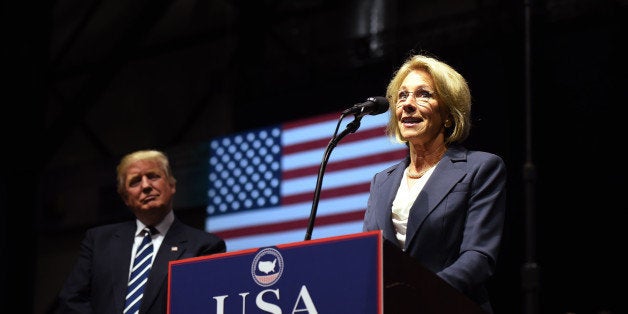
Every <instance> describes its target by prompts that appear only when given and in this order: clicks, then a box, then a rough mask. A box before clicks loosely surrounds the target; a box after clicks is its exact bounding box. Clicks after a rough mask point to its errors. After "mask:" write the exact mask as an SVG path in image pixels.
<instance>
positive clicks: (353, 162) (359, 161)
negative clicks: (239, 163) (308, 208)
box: [281, 149, 406, 180]
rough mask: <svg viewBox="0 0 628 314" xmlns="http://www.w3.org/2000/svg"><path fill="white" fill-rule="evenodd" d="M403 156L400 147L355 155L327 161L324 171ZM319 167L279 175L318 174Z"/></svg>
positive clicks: (299, 169)
mask: <svg viewBox="0 0 628 314" xmlns="http://www.w3.org/2000/svg"><path fill="white" fill-rule="evenodd" d="M405 156H406V150H405V149H400V150H394V151H391V152H385V153H381V154H377V155H371V156H366V157H357V158H352V159H347V160H343V161H339V162H332V163H329V164H327V166H326V167H325V172H332V171H339V170H344V169H349V168H357V167H359V166H363V165H368V164H374V163H380V162H387V161H393V160H398V159H401V158H404V157H405ZM319 168H320V165H316V166H310V167H303V168H296V169H292V170H286V171H284V172H282V173H281V176H282V179H284V180H286V179H293V178H298V177H304V176H311V175H315V174H318V170H319ZM382 170H383V169H382Z"/></svg>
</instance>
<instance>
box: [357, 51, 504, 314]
mask: <svg viewBox="0 0 628 314" xmlns="http://www.w3.org/2000/svg"><path fill="white" fill-rule="evenodd" d="M386 98H387V99H388V101H389V109H388V110H389V112H390V119H389V122H388V125H387V130H386V132H387V134H388V135H389V136H390V137H392V138H393V139H395V140H397V141H399V142H401V143H405V144H406V145H407V147H408V154H407V156H406V158H404V159H403V160H401V161H400V162H399V163H397V164H396V165H393V166H391V167H389V168H388V169H384V170H382V171H381V172H378V173H376V174H375V175H374V177H373V178H372V181H371V187H370V195H369V199H368V204H367V209H366V213H365V217H364V226H363V230H364V231H371V230H382V234H383V237H384V239H386V240H388V241H390V242H392V243H394V244H396V245H398V246H399V248H400V249H402V250H403V251H405V252H406V253H408V254H409V255H410V256H412V257H413V258H415V259H416V260H417V261H418V262H419V263H420V264H422V265H423V266H425V267H426V268H427V269H429V270H430V271H432V272H434V273H435V274H437V275H438V276H439V277H440V278H442V279H443V280H444V281H446V282H447V283H449V284H450V285H451V286H453V287H454V288H456V289H457V290H459V291H461V292H462V293H464V294H465V295H467V296H468V297H469V298H470V299H471V300H473V301H475V302H476V303H478V304H479V305H480V306H481V307H482V308H483V309H484V310H485V311H487V312H488V313H492V312H493V311H492V308H491V304H490V301H489V296H488V292H487V289H486V286H485V285H486V283H487V281H488V280H489V279H490V278H491V276H492V275H493V274H494V272H495V267H496V259H497V254H498V251H499V248H500V243H501V241H502V230H503V225H504V217H505V210H506V191H505V190H506V166H505V164H504V161H503V160H502V158H500V157H499V156H497V155H495V154H492V153H488V152H483V151H476V150H468V149H466V148H465V147H464V146H462V142H463V141H464V140H465V139H466V138H467V137H468V135H469V132H470V128H471V118H470V116H471V93H470V90H469V86H468V84H467V81H466V80H465V78H464V77H463V76H462V75H461V74H460V73H458V72H457V71H456V70H455V69H454V68H452V67H451V66H449V65H448V64H446V63H444V62H442V61H440V60H439V59H437V58H435V57H433V56H428V55H414V56H411V57H409V58H408V59H407V60H406V61H405V63H403V65H402V66H401V67H400V68H399V69H398V70H397V71H396V72H395V73H394V75H393V77H392V80H391V81H390V82H389V84H388V87H387V90H386Z"/></svg>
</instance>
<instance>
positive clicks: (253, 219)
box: [205, 114, 406, 251]
mask: <svg viewBox="0 0 628 314" xmlns="http://www.w3.org/2000/svg"><path fill="white" fill-rule="evenodd" d="M340 117H341V116H340V114H327V115H322V116H317V117H313V118H310V119H303V120H298V121H292V122H287V123H283V124H280V125H274V126H269V127H265V128H260V129H255V130H250V131H246V132H242V133H237V134H231V135H228V136H223V137H218V138H214V139H212V140H211V141H210V158H209V190H208V206H207V219H206V222H205V228H206V230H207V231H210V232H213V233H216V234H218V235H219V236H221V237H222V238H223V239H225V241H226V243H227V249H228V250H229V251H237V250H242V249H248V248H259V247H265V246H272V245H278V244H285V243H292V242H299V241H303V240H304V239H305V234H306V231H307V226H308V221H309V217H310V212H311V210H312V207H313V206H312V205H313V201H314V190H315V189H316V182H317V176H318V172H319V170H320V166H321V163H322V162H323V158H324V154H325V149H326V148H327V146H328V145H329V143H330V140H331V138H332V136H333V135H334V134H333V133H334V131H335V130H336V127H337V125H338V121H339V118H340ZM353 119H355V117H354V116H351V115H349V116H347V117H345V118H344V119H343V121H342V124H341V125H340V127H339V132H338V133H341V132H342V131H343V130H345V128H346V126H347V124H348V123H350V122H352V121H353ZM387 121H388V114H380V115H374V116H372V115H367V116H364V117H362V118H361V120H359V122H360V127H359V128H358V130H357V131H356V132H354V133H349V134H348V135H346V136H345V137H344V138H343V139H342V140H340V142H338V143H337V145H336V147H334V148H333V150H332V151H331V155H330V156H329V160H328V163H327V165H326V167H325V172H324V174H323V178H322V185H321V194H320V199H319V202H318V206H317V213H316V219H315V224H314V228H313V230H312V235H311V238H312V239H317V238H326V237H331V236H338V235H345V234H351V233H357V232H361V231H362V219H363V218H364V211H365V209H366V202H367V199H368V192H369V184H370V180H371V178H372V177H373V175H374V174H375V173H376V172H378V171H381V170H383V169H385V168H386V167H388V166H390V165H392V164H394V163H396V162H398V161H399V160H400V159H402V158H403V157H405V154H406V147H405V145H402V144H399V143H395V142H393V141H391V139H390V138H388V137H387V136H386V135H385V133H384V130H385V126H386V123H387Z"/></svg>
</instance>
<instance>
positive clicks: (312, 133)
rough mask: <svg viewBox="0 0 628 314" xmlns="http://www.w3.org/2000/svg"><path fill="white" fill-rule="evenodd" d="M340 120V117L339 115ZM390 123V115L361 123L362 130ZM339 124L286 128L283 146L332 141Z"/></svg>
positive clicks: (368, 119)
mask: <svg viewBox="0 0 628 314" xmlns="http://www.w3.org/2000/svg"><path fill="white" fill-rule="evenodd" d="M338 118H340V115H338ZM351 118H352V117H348V118H345V120H344V121H343V122H342V124H341V126H340V128H339V131H340V132H342V131H343V130H344V129H346V128H347V124H349V123H350V122H351ZM387 123H388V115H377V116H372V117H368V116H367V117H363V118H362V120H361V121H360V128H359V129H358V132H359V131H360V130H369V129H373V128H379V127H382V126H385V125H386V124H387ZM337 124H338V121H337V120H330V121H328V122H318V123H315V124H308V125H304V126H299V127H292V128H286V129H284V130H283V131H282V134H281V143H282V144H283V145H294V144H297V143H303V142H309V141H314V140H320V139H325V138H328V139H331V137H332V136H333V135H334V134H333V132H334V130H335V129H336V125H337Z"/></svg>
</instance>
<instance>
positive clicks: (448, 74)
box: [386, 54, 471, 143]
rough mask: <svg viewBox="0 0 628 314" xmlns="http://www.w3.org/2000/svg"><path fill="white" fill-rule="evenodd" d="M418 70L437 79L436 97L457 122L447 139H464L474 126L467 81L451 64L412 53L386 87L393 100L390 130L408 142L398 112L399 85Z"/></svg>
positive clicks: (388, 131)
mask: <svg viewBox="0 0 628 314" xmlns="http://www.w3.org/2000/svg"><path fill="white" fill-rule="evenodd" d="M414 70H424V71H426V72H427V73H428V74H429V75H430V76H431V77H432V80H433V81H434V89H435V91H436V93H435V94H436V98H437V99H438V101H439V103H440V104H442V105H445V108H447V111H448V113H449V114H450V115H451V117H452V119H453V124H452V126H451V127H450V128H447V129H446V131H445V143H461V142H463V141H464V140H465V139H466V138H467V137H468V136H469V132H470V129H471V92H470V90H469V86H468V84H467V81H466V80H465V79H464V77H462V75H461V74H460V73H458V72H457V71H456V70H455V69H454V68H452V67H451V66H449V65H448V64H446V63H444V62H442V61H440V60H438V59H436V58H434V57H429V56H426V55H420V54H418V55H413V56H410V57H409V58H408V59H406V61H405V62H404V63H403V65H401V67H400V68H399V69H398V70H397V71H396V72H395V73H394V75H393V78H392V80H391V81H390V83H388V87H387V88H386V99H388V102H389V120H388V125H387V127H386V134H387V135H388V136H390V137H391V138H393V139H395V140H396V141H398V142H400V143H405V142H406V140H404V139H403V137H402V136H401V133H400V131H399V127H398V125H397V119H396V117H395V115H394V112H395V106H396V103H397V100H398V95H397V93H398V91H399V87H400V86H401V84H402V83H403V80H404V79H405V78H406V76H408V74H409V73H410V72H412V71H414Z"/></svg>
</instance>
